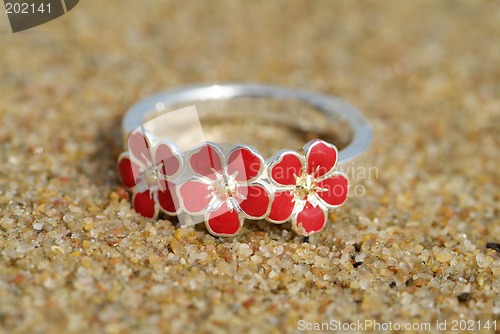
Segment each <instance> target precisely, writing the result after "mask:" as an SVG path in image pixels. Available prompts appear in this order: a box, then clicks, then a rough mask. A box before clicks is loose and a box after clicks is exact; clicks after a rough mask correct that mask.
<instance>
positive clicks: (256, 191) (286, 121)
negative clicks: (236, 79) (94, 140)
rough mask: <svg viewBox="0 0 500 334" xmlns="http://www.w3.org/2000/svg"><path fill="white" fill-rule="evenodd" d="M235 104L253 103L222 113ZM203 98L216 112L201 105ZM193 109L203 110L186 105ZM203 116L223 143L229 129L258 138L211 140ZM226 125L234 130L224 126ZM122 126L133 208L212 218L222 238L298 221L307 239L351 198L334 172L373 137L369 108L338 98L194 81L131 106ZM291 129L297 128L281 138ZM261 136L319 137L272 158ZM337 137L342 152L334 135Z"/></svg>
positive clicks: (123, 167) (185, 219) (188, 220)
mask: <svg viewBox="0 0 500 334" xmlns="http://www.w3.org/2000/svg"><path fill="white" fill-rule="evenodd" d="M235 101H243V102H245V103H246V107H243V104H240V105H236V107H235V108H232V109H230V110H229V112H223V109H224V108H223V104H229V103H231V102H235ZM204 103H206V104H208V105H209V108H202V107H201V104H204ZM266 103H267V104H269V105H271V106H273V104H275V105H274V109H275V110H274V111H272V110H270V109H272V108H268V106H267V107H264V105H265V104H266ZM293 104H294V105H295V106H294V107H292V105H293ZM187 105H196V108H194V107H191V108H189V107H188V108H183V109H179V108H180V107H182V106H187ZM200 108H201V110H200ZM191 116H192V117H191ZM162 117H167V118H162ZM201 121H208V123H213V124H216V125H215V129H216V130H214V131H213V132H214V133H215V134H216V135H215V137H216V139H218V136H221V134H222V133H224V132H236V135H237V136H240V135H242V134H243V133H244V132H249V133H250V136H249V139H248V141H250V142H248V143H245V144H236V143H234V142H231V144H229V145H228V144H224V142H227V141H222V142H221V141H219V140H215V141H214V140H206V139H205V138H204V137H205V135H206V134H207V133H206V131H205V128H202V127H201V125H200V124H201ZM214 122H215V123H214ZM213 124H212V126H214V125H213ZM220 124H226V125H227V124H230V125H231V126H230V127H229V128H228V129H226V130H228V131H221V130H220V129H217V126H218V125H220ZM122 125H123V136H124V138H126V140H125V141H124V142H125V143H126V145H125V146H126V147H125V149H126V151H125V152H123V153H122V154H121V155H120V157H119V158H118V170H119V174H120V177H121V180H122V182H123V184H124V185H125V187H126V188H127V189H128V190H129V191H131V193H132V203H133V206H134V208H135V210H136V211H137V212H138V213H140V214H141V215H143V216H145V217H148V218H156V217H157V216H158V215H159V213H160V212H163V213H166V214H168V215H178V217H179V221H180V223H181V226H182V225H190V224H194V223H198V222H201V221H204V222H205V224H206V226H207V229H208V231H209V232H210V233H211V234H213V235H216V236H234V235H236V234H237V233H238V232H239V231H240V229H241V227H242V225H243V223H244V221H245V220H246V219H249V220H258V219H266V220H268V221H269V222H271V223H276V224H280V223H284V222H287V221H291V223H292V228H293V229H294V230H295V231H296V232H297V233H298V234H301V235H304V236H309V235H310V234H312V233H316V232H319V231H321V230H322V229H323V228H324V226H325V223H326V221H327V217H328V214H327V213H328V210H330V209H334V208H337V207H339V206H340V205H342V204H343V203H344V202H345V200H346V199H347V195H348V189H349V185H348V180H347V176H346V175H345V174H344V173H342V172H340V171H337V170H336V169H335V167H336V165H337V163H339V164H341V163H345V162H347V161H349V160H351V159H353V158H355V157H356V156H358V155H359V154H361V153H362V152H363V151H365V150H366V149H367V148H368V146H369V144H370V142H371V138H372V130H371V128H370V126H369V124H368V123H367V121H366V120H365V119H364V117H363V116H362V114H361V113H360V112H359V111H358V110H357V109H355V108H354V107H352V106H351V105H349V104H348V103H346V102H345V101H343V100H341V99H339V98H337V97H333V96H329V95H322V94H316V93H311V92H306V91H301V90H293V89H287V88H281V87H275V86H265V85H253V84H229V85H202V86H190V87H185V88H181V89H176V90H172V91H168V92H165V93H161V94H158V95H154V96H152V97H149V98H147V99H146V100H143V101H141V102H139V103H137V104H135V105H133V106H132V107H131V108H130V109H129V111H128V112H127V113H126V115H125V117H124V119H123V124H122ZM238 126H239V128H238ZM273 126H274V128H272V127H273ZM269 127H271V129H269ZM193 128H194V129H195V130H197V131H192V130H193ZM284 128H287V129H292V133H289V134H287V135H281V136H280V135H279V131H281V130H282V129H284ZM196 133H197V134H198V135H199V136H198V138H197V140H191V139H193V138H194V137H196V135H195V134H196ZM261 133H267V134H270V135H269V136H268V137H267V138H266V137H265V136H264V139H262V138H260V140H261V141H262V142H263V143H264V144H263V145H262V146H264V148H269V147H271V146H272V143H274V142H275V141H278V139H280V140H283V139H285V140H287V143H286V144H285V145H289V142H290V141H291V140H292V139H291V138H292V137H293V136H294V135H296V134H297V133H300V134H302V135H303V136H313V137H316V138H314V139H312V140H309V141H308V142H307V143H306V144H305V145H304V146H303V147H302V149H301V150H300V151H294V150H291V149H282V150H280V151H278V152H277V153H274V154H273V155H272V156H271V157H269V158H268V159H267V160H265V159H264V157H263V155H262V154H261V153H259V151H258V150H257V149H256V148H255V147H254V146H258V144H255V143H254V142H255V141H258V140H259V138H258V137H259V134H261ZM277 133H278V135H277ZM317 137H320V138H321V139H320V138H317ZM200 138H201V139H200ZM332 138H333V141H339V142H341V143H340V144H342V145H343V147H342V149H341V150H337V147H336V146H335V145H333V144H332V143H329V142H328V141H327V140H329V139H330V141H332V140H331V139H332ZM190 140H191V142H189V141H190ZM216 141H217V142H216ZM188 142H189V143H188ZM181 144H182V145H181ZM194 144H196V145H194ZM249 144H252V145H249ZM180 146H184V147H182V148H180Z"/></svg>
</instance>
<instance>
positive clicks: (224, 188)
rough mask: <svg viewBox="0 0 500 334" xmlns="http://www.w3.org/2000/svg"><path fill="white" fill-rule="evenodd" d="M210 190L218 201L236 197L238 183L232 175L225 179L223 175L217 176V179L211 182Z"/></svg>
mask: <svg viewBox="0 0 500 334" xmlns="http://www.w3.org/2000/svg"><path fill="white" fill-rule="evenodd" d="M211 188H212V190H213V192H214V194H215V196H217V198H218V199H219V200H220V201H225V200H227V199H229V198H231V197H233V196H237V195H238V189H237V188H238V183H237V182H236V180H235V178H234V176H232V175H228V176H227V177H226V178H224V177H223V175H220V174H219V175H217V179H216V180H215V181H213V182H212V186H211Z"/></svg>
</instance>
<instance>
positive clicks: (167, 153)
mask: <svg viewBox="0 0 500 334" xmlns="http://www.w3.org/2000/svg"><path fill="white" fill-rule="evenodd" d="M154 154H155V164H156V165H158V164H160V163H163V174H164V175H165V176H167V177H169V176H173V175H175V174H176V173H177V172H178V171H179V170H180V167H181V161H180V158H179V157H178V155H177V154H175V153H174V151H173V150H172V148H171V147H170V146H169V145H167V144H165V143H161V144H159V145H158V146H157V147H156V150H155V153H154Z"/></svg>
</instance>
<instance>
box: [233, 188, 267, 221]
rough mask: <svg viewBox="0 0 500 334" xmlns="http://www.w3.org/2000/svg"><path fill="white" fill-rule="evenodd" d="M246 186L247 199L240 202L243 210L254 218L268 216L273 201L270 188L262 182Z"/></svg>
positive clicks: (249, 216)
mask: <svg viewBox="0 0 500 334" xmlns="http://www.w3.org/2000/svg"><path fill="white" fill-rule="evenodd" d="M240 188H243V187H240ZM245 188H246V190H245V192H246V195H245V196H246V199H244V200H243V201H242V202H241V203H240V208H241V210H243V212H244V213H245V214H246V215H247V216H248V218H252V219H261V218H263V217H264V216H266V214H267V212H268V211H269V202H270V201H271V198H270V195H269V192H268V190H267V189H266V188H264V186H262V185H260V184H253V185H249V186H245Z"/></svg>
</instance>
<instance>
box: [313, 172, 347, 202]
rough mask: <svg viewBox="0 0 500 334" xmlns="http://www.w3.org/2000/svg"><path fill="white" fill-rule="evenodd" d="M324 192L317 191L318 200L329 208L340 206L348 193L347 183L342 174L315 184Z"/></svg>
mask: <svg viewBox="0 0 500 334" xmlns="http://www.w3.org/2000/svg"><path fill="white" fill-rule="evenodd" d="M317 185H318V187H320V188H323V189H324V190H325V191H317V192H316V193H317V195H318V197H319V198H321V199H322V200H323V202H324V203H325V204H326V205H327V206H330V207H334V206H339V205H342V204H343V203H344V202H345V200H346V199H347V194H348V193H349V181H348V180H347V177H346V176H345V175H343V174H335V175H333V176H332V177H329V178H326V179H324V180H322V181H320V182H318V183H317Z"/></svg>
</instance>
